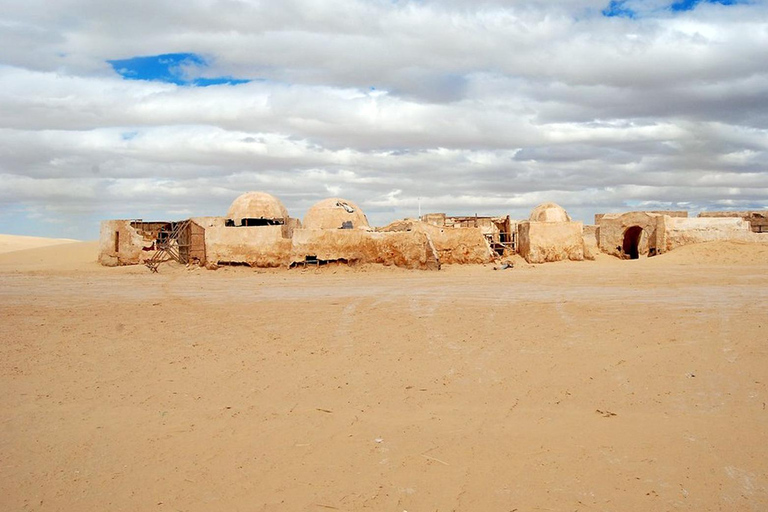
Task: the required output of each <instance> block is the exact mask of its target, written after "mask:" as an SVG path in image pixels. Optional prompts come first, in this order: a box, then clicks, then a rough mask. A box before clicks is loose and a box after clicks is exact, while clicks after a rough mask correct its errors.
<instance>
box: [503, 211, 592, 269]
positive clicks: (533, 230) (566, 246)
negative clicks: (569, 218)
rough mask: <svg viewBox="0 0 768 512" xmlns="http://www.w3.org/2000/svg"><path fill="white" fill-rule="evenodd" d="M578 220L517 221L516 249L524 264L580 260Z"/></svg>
mask: <svg viewBox="0 0 768 512" xmlns="http://www.w3.org/2000/svg"><path fill="white" fill-rule="evenodd" d="M582 231H583V224H582V223H581V222H535V221H523V222H520V223H519V224H518V252H519V253H520V255H521V256H522V257H523V258H525V260H526V261H527V262H528V263H545V262H548V261H562V260H574V261H581V260H583V259H584V239H583V238H582Z"/></svg>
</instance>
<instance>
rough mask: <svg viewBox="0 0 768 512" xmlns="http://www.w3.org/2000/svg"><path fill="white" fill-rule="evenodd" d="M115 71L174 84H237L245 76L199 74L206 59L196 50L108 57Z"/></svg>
mask: <svg viewBox="0 0 768 512" xmlns="http://www.w3.org/2000/svg"><path fill="white" fill-rule="evenodd" d="M107 62H108V63H109V64H110V65H111V66H112V69H114V70H115V72H116V73H117V74H119V75H120V76H122V77H123V78H125V79H126V80H149V81H154V82H166V83H170V84H176V85H191V86H195V87H208V86H209V85H225V84H226V85H237V84H244V83H248V82H250V80H248V79H243V78H232V77H231V76H220V77H199V76H197V75H199V74H200V72H201V71H202V70H204V69H205V68H207V67H208V62H207V61H206V60H205V59H204V58H203V57H201V56H200V55H197V54H195V53H165V54H162V55H149V56H146V57H131V58H130V59H117V60H108V61H107Z"/></svg>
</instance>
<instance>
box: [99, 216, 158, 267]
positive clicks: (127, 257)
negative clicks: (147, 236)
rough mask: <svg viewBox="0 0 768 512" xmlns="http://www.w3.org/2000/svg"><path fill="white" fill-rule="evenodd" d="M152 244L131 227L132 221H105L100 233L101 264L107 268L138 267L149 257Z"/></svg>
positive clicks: (102, 223)
mask: <svg viewBox="0 0 768 512" xmlns="http://www.w3.org/2000/svg"><path fill="white" fill-rule="evenodd" d="M151 245H152V243H151V241H150V242H147V241H145V240H144V238H143V237H142V236H141V234H139V232H138V231H136V230H135V229H134V228H133V227H131V221H130V220H105V221H102V222H101V230H100V233H99V263H101V264H102V265H104V266H107V267H116V266H119V265H137V264H139V263H141V262H142V261H143V260H144V259H145V258H148V257H149V254H151V253H149V252H147V251H144V250H143V249H144V247H145V246H146V247H151Z"/></svg>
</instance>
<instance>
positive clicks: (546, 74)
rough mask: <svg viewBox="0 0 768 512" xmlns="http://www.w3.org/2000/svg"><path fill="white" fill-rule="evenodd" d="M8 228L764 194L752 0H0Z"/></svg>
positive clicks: (78, 232) (82, 235) (89, 231)
mask: <svg viewBox="0 0 768 512" xmlns="http://www.w3.org/2000/svg"><path fill="white" fill-rule="evenodd" d="M0 40H2V41H3V44H2V45H0V233H10V234H27V235H35V236H53V237H70V238H78V239H86V240H90V239H96V238H98V233H99V221H100V220H102V219H111V218H143V219H145V220H177V219H182V218H187V217H189V216H202V215H225V213H226V210H227V208H228V206H229V204H230V203H231V201H232V200H233V199H234V198H235V197H237V196H238V195H240V194H241V193H243V192H246V191H250V190H260V191H265V192H269V193H271V194H273V195H275V196H277V197H278V198H280V199H281V200H282V201H283V202H284V204H285V205H286V207H287V208H288V211H289V213H290V214H291V216H294V217H299V218H301V217H303V215H304V213H305V212H306V210H307V209H308V208H309V207H310V206H311V205H312V204H314V203H315V202H317V201H319V200H321V199H324V198H326V197H342V198H345V199H348V200H351V201H354V202H356V203H357V204H358V205H359V206H360V207H362V209H363V210H364V211H365V213H366V214H367V215H368V218H369V220H370V221H371V223H372V224H373V225H386V224H388V223H389V222H392V221H394V220H396V219H400V218H404V217H415V216H416V215H418V212H419V211H421V212H422V213H427V212H446V213H448V214H451V215H473V214H479V215H498V214H509V215H511V216H512V218H514V219H524V218H527V217H528V215H529V213H530V211H531V209H532V208H533V207H534V206H536V205H537V204H539V203H541V202H545V201H554V202H557V203H559V204H561V205H562V206H563V207H565V208H566V210H568V212H569V213H570V214H571V216H572V217H573V218H574V219H575V220H581V221H583V222H585V223H592V222H593V215H594V214H595V213H603V212H621V211H629V210H643V209H645V210H650V209H675V210H678V209H681V210H688V211H690V212H691V213H692V214H694V215H695V214H696V213H698V212H699V211H702V210H726V209H739V210H741V209H764V208H768V0H750V1H738V0H719V1H714V0H678V1H673V2H670V1H668V0H599V1H598V0H550V1H547V2H522V1H515V0H487V1H482V0H445V1H436V0H420V1H408V0H333V1H325V0H281V1H279V2H276V1H269V0H263V1H259V0H187V1H186V2H178V1H176V0H154V1H152V2H146V1H137V0H122V1H120V2H114V1H106V2H105V1H103V0H98V1H97V0H57V1H55V2H52V1H50V0H25V1H24V2H19V1H17V0H0Z"/></svg>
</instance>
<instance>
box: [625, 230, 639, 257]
mask: <svg viewBox="0 0 768 512" xmlns="http://www.w3.org/2000/svg"><path fill="white" fill-rule="evenodd" d="M642 235H643V228H641V227H640V226H632V227H631V228H628V229H627V230H626V231H625V232H624V243H623V244H622V247H621V249H622V251H623V252H624V255H625V256H627V257H629V259H631V260H636V259H638V258H639V257H640V237H641V236H642Z"/></svg>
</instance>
